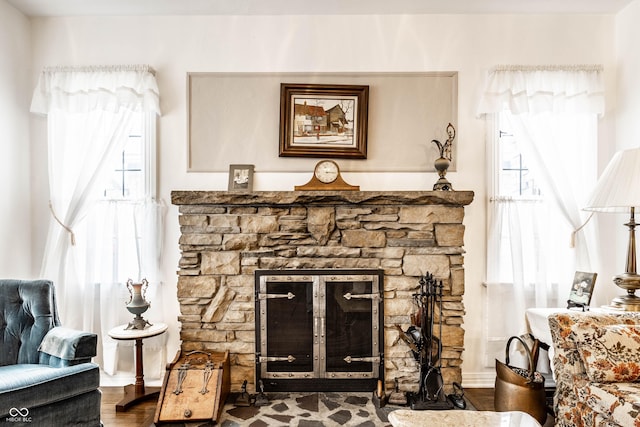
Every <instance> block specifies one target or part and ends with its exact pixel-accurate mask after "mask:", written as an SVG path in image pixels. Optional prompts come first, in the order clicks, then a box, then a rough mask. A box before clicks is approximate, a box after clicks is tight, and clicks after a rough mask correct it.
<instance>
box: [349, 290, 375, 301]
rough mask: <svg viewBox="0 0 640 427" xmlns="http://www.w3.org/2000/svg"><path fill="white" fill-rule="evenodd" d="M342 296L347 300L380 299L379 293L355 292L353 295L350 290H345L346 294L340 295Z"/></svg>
mask: <svg viewBox="0 0 640 427" xmlns="http://www.w3.org/2000/svg"><path fill="white" fill-rule="evenodd" d="M342 297H343V298H344V299H346V300H347V301H348V300H350V299H373V300H377V299H380V295H378V294H356V295H353V294H352V293H351V292H347V293H346V294H344V295H342Z"/></svg>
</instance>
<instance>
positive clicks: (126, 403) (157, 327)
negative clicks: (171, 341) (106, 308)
mask: <svg viewBox="0 0 640 427" xmlns="http://www.w3.org/2000/svg"><path fill="white" fill-rule="evenodd" d="M127 326H129V325H128V324H125V325H120V326H116V327H115V328H113V329H111V330H110V331H109V336H110V337H111V338H113V339H114V340H135V341H136V382H135V384H129V385H126V386H124V398H123V399H122V400H121V401H120V402H118V403H116V412H122V411H126V410H127V409H129V407H131V406H132V405H135V404H136V403H138V402H141V401H143V400H147V399H151V398H154V397H158V395H159V394H160V387H146V388H145V386H144V365H143V361H142V340H143V339H145V338H151V337H155V336H157V335H160V334H163V333H165V332H166V330H167V324H166V323H155V324H153V325H151V326H148V327H146V328H144V329H127Z"/></svg>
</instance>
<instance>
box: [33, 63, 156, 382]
mask: <svg viewBox="0 0 640 427" xmlns="http://www.w3.org/2000/svg"><path fill="white" fill-rule="evenodd" d="M31 111H32V112H34V113H39V114H45V115H46V116H47V126H48V134H47V140H48V141H47V142H48V172H49V174H48V176H49V197H50V200H49V206H50V211H51V220H50V225H49V233H48V237H47V244H46V247H45V253H44V259H43V266H42V273H41V274H42V276H43V277H47V278H49V279H51V280H53V281H54V283H55V285H56V292H57V296H58V298H57V300H58V307H59V310H60V317H61V320H62V323H63V324H64V325H65V326H67V327H72V328H75V329H81V330H85V331H92V332H95V333H97V334H98V355H97V357H96V358H95V361H96V362H98V363H99V364H100V366H101V368H102V370H103V371H104V372H106V373H107V374H110V375H111V374H115V373H117V372H124V373H126V377H127V378H130V376H131V375H132V373H133V372H134V366H133V360H134V358H133V354H132V352H133V348H132V346H131V343H130V342H116V341H115V340H113V339H111V338H110V337H109V336H108V331H109V330H110V329H111V328H113V327H116V326H118V325H121V324H125V323H128V322H129V321H130V320H131V319H132V318H133V315H132V314H131V313H129V312H128V311H127V309H126V303H127V301H128V299H129V291H128V289H127V287H126V282H127V280H128V279H132V280H133V281H136V282H138V281H140V280H141V279H143V278H145V279H147V281H148V282H149V289H148V291H147V299H148V300H150V301H151V303H152V305H151V308H150V309H149V311H148V312H146V313H145V318H146V319H148V320H152V321H162V320H164V319H163V317H162V316H163V307H162V299H161V296H162V292H161V291H160V287H161V284H162V280H161V277H160V268H159V260H160V254H161V251H162V235H163V215H164V205H163V203H162V202H161V201H159V200H157V199H156V194H155V193H156V188H155V176H156V173H155V145H156V117H157V116H158V115H159V114H160V109H159V93H158V87H157V84H156V80H155V75H154V71H153V70H152V69H151V68H150V67H148V66H144V65H142V66H138V65H133V66H129V65H124V66H104V67H102V66H97V67H47V68H45V69H44V70H43V72H42V73H41V75H40V79H39V82H38V86H37V87H36V89H35V91H34V95H33V99H32V104H31ZM165 339H166V338H165V337H164V336H159V337H154V338H152V339H149V340H147V341H146V342H145V348H144V352H145V365H148V368H149V369H148V370H146V371H148V372H145V374H148V376H149V377H150V378H154V377H156V378H157V377H159V375H160V374H161V372H162V370H163V367H164V363H165V349H164V341H165ZM121 349H124V350H125V351H120V350H121ZM147 359H148V360H147ZM154 368H155V369H154Z"/></svg>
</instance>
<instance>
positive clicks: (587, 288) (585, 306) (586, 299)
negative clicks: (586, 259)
mask: <svg viewBox="0 0 640 427" xmlns="http://www.w3.org/2000/svg"><path fill="white" fill-rule="evenodd" d="M596 277H598V275H597V273H586V272H584V271H576V274H575V275H574V277H573V284H572V285H571V292H569V299H568V300H567V308H574V307H575V308H581V309H582V311H585V310H589V304H590V303H591V295H592V294H593V287H594V286H595V284H596Z"/></svg>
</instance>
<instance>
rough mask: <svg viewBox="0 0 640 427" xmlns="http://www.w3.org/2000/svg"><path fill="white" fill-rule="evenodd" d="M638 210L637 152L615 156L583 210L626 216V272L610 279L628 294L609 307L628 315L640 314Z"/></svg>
mask: <svg viewBox="0 0 640 427" xmlns="http://www.w3.org/2000/svg"><path fill="white" fill-rule="evenodd" d="M638 206H640V148H633V149H630V150H623V151H619V152H617V153H616V154H615V155H614V156H613V158H612V159H611V161H610V162H609V164H608V165H607V167H606V169H605V170H604V172H602V175H601V176H600V179H599V180H598V183H597V184H596V187H595V188H594V190H593V193H592V194H591V200H589V203H588V204H587V206H586V207H585V208H584V209H585V210H588V211H596V212H625V213H629V215H630V218H629V222H627V223H626V224H625V225H626V226H627V227H628V228H629V244H628V246H627V263H626V268H625V272H624V273H622V274H619V275H617V276H615V277H614V278H613V282H614V283H615V284H616V285H617V286H618V287H620V288H622V289H624V290H625V291H627V294H626V295H622V296H619V297H616V298H614V299H613V301H611V307H614V308H616V309H621V310H627V311H640V297H638V296H636V295H635V292H636V290H638V289H640V275H639V274H638V273H637V270H636V266H637V263H636V235H635V228H636V225H637V224H636V221H635V208H636V207H638Z"/></svg>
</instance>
